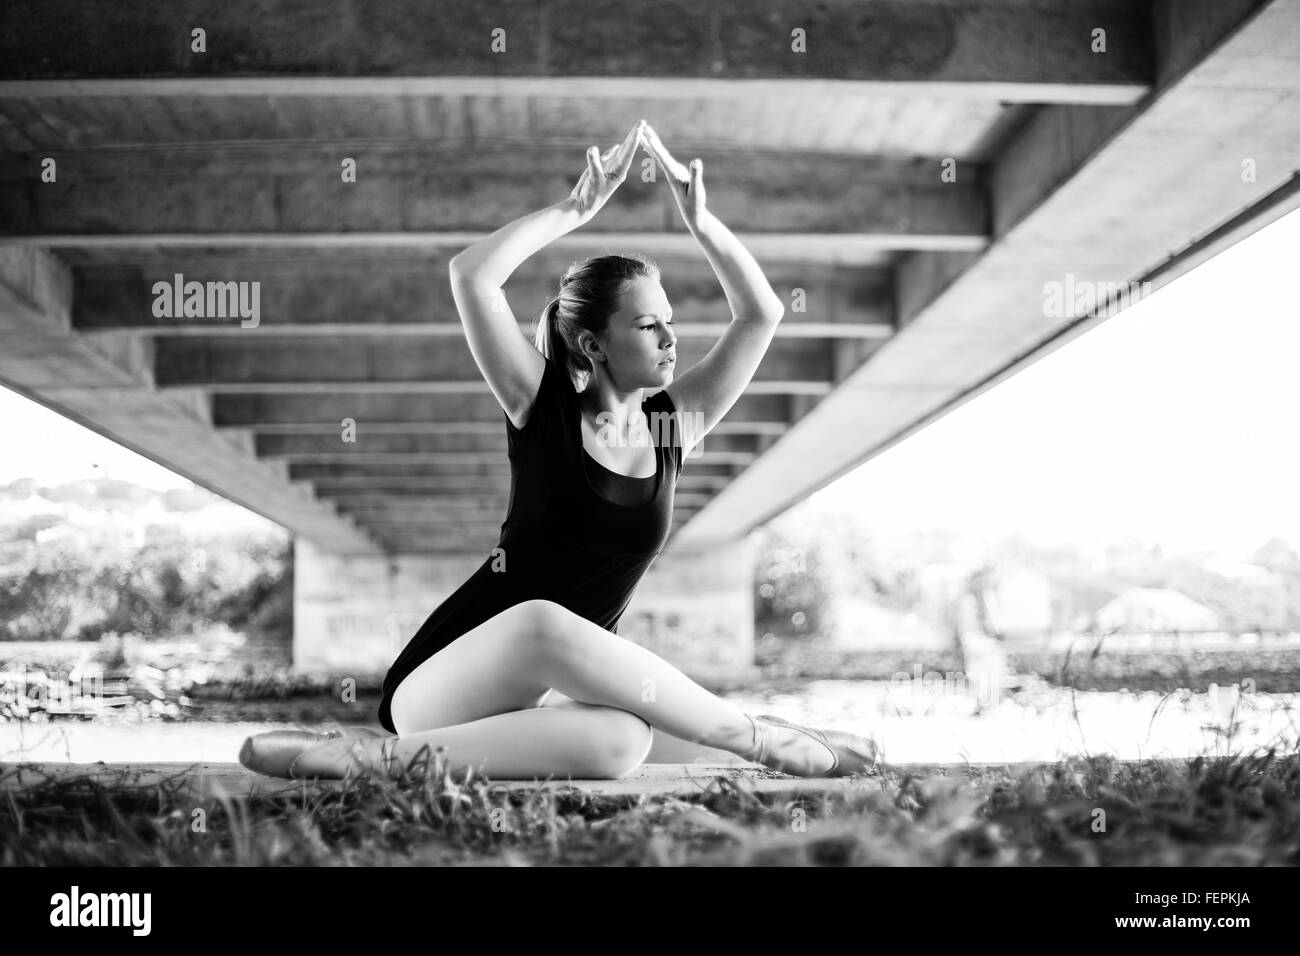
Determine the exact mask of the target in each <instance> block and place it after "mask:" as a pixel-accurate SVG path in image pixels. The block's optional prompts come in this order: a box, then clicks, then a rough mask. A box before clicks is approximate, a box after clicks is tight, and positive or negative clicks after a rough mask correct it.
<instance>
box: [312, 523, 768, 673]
mask: <svg viewBox="0 0 1300 956" xmlns="http://www.w3.org/2000/svg"><path fill="white" fill-rule="evenodd" d="M484 557H486V555H480V554H477V553H476V554H468V555H463V556H459V555H456V556H451V555H395V556H392V557H384V556H381V555H338V554H332V553H330V552H328V551H326V550H323V549H321V548H319V547H317V546H315V545H313V544H312V543H311V542H310V541H307V540H305V539H303V538H297V539H296V540H295V542H294V597H293V615H294V620H293V664H294V669H295V670H297V671H299V672H302V673H315V674H325V673H328V674H332V675H350V676H362V675H373V674H380V675H382V674H383V673H384V672H385V671H386V670H387V669H388V666H389V665H390V664H391V663H392V662H393V660H394V659H395V658H396V657H397V654H398V653H399V652H400V651H401V649H402V648H403V647H404V646H405V645H406V642H407V641H408V640H410V638H411V636H412V635H413V634H414V633H415V631H416V629H417V628H418V627H419V626H420V625H421V624H422V623H424V620H425V618H427V617H428V616H429V614H430V613H431V612H432V611H433V609H434V608H435V607H437V606H438V605H439V604H440V603H441V602H442V601H443V600H444V599H445V598H446V597H447V596H448V595H449V594H451V593H452V592H453V591H454V590H456V588H458V587H460V585H461V584H463V583H464V582H465V580H466V579H467V578H468V577H469V576H470V575H471V574H473V573H474V570H475V569H476V568H477V567H478V566H479V565H480V564H481V563H482V561H483V559H484ZM619 635H620V636H621V637H625V638H627V639H628V640H631V641H635V642H636V643H638V644H641V645H642V646H644V647H647V648H649V649H650V650H652V651H654V652H655V653H656V654H658V655H659V656H660V657H663V658H665V659H666V660H668V661H670V662H671V663H672V664H673V665H674V666H676V667H678V668H680V669H681V670H682V671H684V672H685V673H687V674H689V675H690V676H691V677H693V678H695V679H696V680H701V681H714V680H720V681H730V680H737V679H743V678H745V677H747V676H749V675H751V674H752V673H753V671H754V542H753V539H752V537H751V538H745V539H742V540H740V541H736V542H734V543H730V544H728V545H726V546H724V547H719V548H714V549H711V550H709V551H704V552H694V551H689V552H680V553H679V552H673V553H665V554H662V555H660V556H659V557H658V558H657V559H656V561H655V563H654V564H653V565H652V566H651V568H650V570H649V571H647V572H646V575H645V577H644V578H642V580H641V583H640V585H639V586H638V588H637V591H636V593H635V594H634V595H633V597H632V601H631V603H630V604H629V605H628V608H627V610H626V611H624V613H623V617H622V620H621V621H620V623H619Z"/></svg>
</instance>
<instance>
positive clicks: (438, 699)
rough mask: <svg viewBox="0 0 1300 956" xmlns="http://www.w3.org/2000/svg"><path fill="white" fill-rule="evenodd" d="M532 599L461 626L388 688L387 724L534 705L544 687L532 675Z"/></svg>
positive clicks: (416, 725)
mask: <svg viewBox="0 0 1300 956" xmlns="http://www.w3.org/2000/svg"><path fill="white" fill-rule="evenodd" d="M537 603H538V602H525V603H524V604H517V605H515V606H514V607H510V608H506V610H504V611H501V612H500V613H499V614H496V615H495V616H493V617H491V618H488V620H486V621H484V622H483V623H482V624H480V625H478V627H475V628H472V629H471V630H469V631H466V632H465V633H464V634H462V635H461V636H460V637H458V638H457V639H456V640H454V641H452V642H451V643H450V644H448V645H447V646H446V647H444V648H443V649H442V650H440V651H438V652H437V653H436V654H434V655H433V656H432V657H430V658H429V659H428V660H426V661H424V662H423V663H422V664H420V666H419V667H417V668H415V670H413V671H411V673H409V674H408V675H406V677H405V678H403V679H402V682H401V683H400V684H398V686H397V688H396V689H395V690H394V691H393V698H392V701H391V706H392V712H393V726H394V728H396V730H397V733H398V734H399V735H400V734H409V733H415V732H416V731H421V730H433V729H434V728H436V727H450V726H453V725H455V724H464V723H468V722H469V721H471V720H478V719H480V718H482V717H490V716H492V715H493V714H504V713H508V712H510V711H514V710H524V709H526V708H529V707H536V706H539V704H540V702H541V700H542V698H543V697H545V696H546V694H547V691H548V690H549V688H548V687H547V686H546V684H545V683H543V682H539V681H538V679H537V678H536V677H534V676H532V673H531V671H532V668H530V667H529V666H528V660H527V654H526V652H527V650H528V649H529V648H530V647H531V646H533V645H534V644H535V643H536V641H537V637H538V635H536V634H533V633H531V630H532V629H535V628H537V627H538V626H539V625H540V618H539V616H538V615H537V614H536V613H535V611H536V604H537Z"/></svg>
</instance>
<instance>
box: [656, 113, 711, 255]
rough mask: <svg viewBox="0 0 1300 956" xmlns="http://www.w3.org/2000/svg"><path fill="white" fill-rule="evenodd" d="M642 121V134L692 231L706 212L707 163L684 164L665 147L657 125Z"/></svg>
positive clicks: (692, 161) (696, 160)
mask: <svg viewBox="0 0 1300 956" xmlns="http://www.w3.org/2000/svg"><path fill="white" fill-rule="evenodd" d="M642 123H643V124H644V127H645V128H644V132H643V134H642V136H643V139H644V141H645V146H646V149H647V150H648V151H649V152H650V155H651V156H653V157H654V158H655V161H656V162H658V163H659V168H660V169H662V170H663V171H664V176H665V178H667V180H668V185H669V186H670V187H671V188H672V191H673V198H674V199H676V200H677V208H678V209H679V210H681V213H682V219H684V220H686V225H687V226H689V227H690V228H691V230H692V231H693V230H694V229H695V227H696V226H698V225H699V222H700V217H701V216H702V215H703V214H704V164H703V163H702V162H700V161H699V160H698V159H694V160H691V165H690V168H689V169H688V168H687V167H685V166H683V165H682V164H681V163H679V162H678V161H677V160H675V159H673V154H672V153H670V152H668V150H667V149H666V148H665V147H664V144H663V142H662V141H661V140H660V139H659V134H658V133H656V132H655V131H654V128H653V127H652V126H650V124H649V123H646V122H645V121H644V120H642Z"/></svg>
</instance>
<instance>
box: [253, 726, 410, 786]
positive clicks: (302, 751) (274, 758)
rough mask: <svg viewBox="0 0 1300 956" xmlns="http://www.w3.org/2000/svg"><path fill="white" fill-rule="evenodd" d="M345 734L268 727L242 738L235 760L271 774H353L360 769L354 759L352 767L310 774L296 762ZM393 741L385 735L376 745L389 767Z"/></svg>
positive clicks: (345, 735) (395, 738) (290, 775)
mask: <svg viewBox="0 0 1300 956" xmlns="http://www.w3.org/2000/svg"><path fill="white" fill-rule="evenodd" d="M348 736H349V735H347V734H344V733H343V732H342V731H338V730H332V731H329V732H328V733H324V734H318V733H313V732H311V731H307V730H271V731H267V732H265V733H261V734H254V735H253V736H251V737H249V738H248V739H247V740H245V741H244V745H243V747H241V748H240V751H239V762H240V763H241V764H243V765H244V766H245V767H247V768H248V769H249V770H253V771H256V772H257V773H263V774H266V775H267V776H271V777H288V778H291V779H292V778H316V777H324V778H327V779H338V778H340V777H342V776H344V775H345V774H346V773H347V772H348V771H349V770H351V771H352V772H354V773H360V772H364V771H363V770H360V769H358V768H357V767H356V766H355V761H354V763H353V765H352V766H345V767H344V768H343V769H342V770H338V769H335V768H331V769H330V770H329V771H328V772H324V773H312V772H308V771H307V768H306V767H300V766H299V762H300V761H301V760H302V758H303V757H306V756H309V755H310V754H312V753H313V752H314V751H317V750H319V748H320V747H321V746H322V745H324V744H330V743H336V742H339V741H342V740H344V739H346V738H347V737H348ZM352 736H370V737H381V736H382V735H381V734H376V733H374V732H373V731H371V732H369V733H368V734H361V735H352ZM396 742H397V737H395V736H394V737H389V738H386V739H385V740H384V741H383V743H382V744H381V746H380V749H381V753H382V754H383V760H382V764H383V766H385V767H389V766H391V761H392V757H391V752H392V746H393V745H394V744H395V743H396Z"/></svg>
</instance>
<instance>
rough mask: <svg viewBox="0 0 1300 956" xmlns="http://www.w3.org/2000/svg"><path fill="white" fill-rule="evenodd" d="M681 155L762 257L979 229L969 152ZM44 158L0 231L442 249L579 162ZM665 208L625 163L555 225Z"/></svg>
mask: <svg viewBox="0 0 1300 956" xmlns="http://www.w3.org/2000/svg"><path fill="white" fill-rule="evenodd" d="M696 153H697V155H698V156H699V157H700V158H701V159H702V160H703V161H704V165H705V168H706V169H708V170H710V173H709V206H710V208H711V209H713V210H714V211H715V212H716V213H717V215H718V216H719V217H720V218H721V219H722V221H723V222H726V223H727V225H728V227H729V228H731V229H732V231H734V232H735V233H736V234H737V235H742V236H744V237H746V238H747V239H748V238H749V237H758V236H765V237H767V239H768V243H767V247H766V248H764V249H762V254H764V255H765V256H768V255H771V256H772V257H773V258H776V257H777V256H778V254H779V255H784V256H785V257H787V258H800V257H803V258H806V257H807V253H806V251H805V250H804V248H803V247H805V246H807V245H808V244H809V243H812V242H816V241H818V240H817V239H815V238H807V239H804V238H801V236H805V235H807V236H809V237H816V236H821V237H823V238H822V240H821V241H824V239H825V237H828V236H837V237H839V239H840V242H841V244H843V245H846V246H850V247H851V246H853V245H854V244H857V245H861V246H863V247H864V248H867V249H875V248H882V247H883V248H895V249H956V250H974V249H980V248H982V247H983V246H984V245H985V243H986V241H987V237H988V229H989V223H988V205H987V201H986V196H985V191H984V189H983V185H982V178H983V177H982V173H981V169H980V167H979V166H978V165H977V164H963V166H962V172H961V175H960V176H959V177H958V181H957V182H956V183H952V182H947V183H945V182H943V181H942V179H941V178H940V175H941V172H942V170H941V166H940V159H941V158H940V157H935V158H933V159H904V158H895V157H863V156H847V157H846V156H839V155H834V154H825V153H822V154H816V153H795V154H790V155H785V154H768V153H760V152H755V151H750V152H742V153H736V152H735V151H720V150H708V149H705V150H698V151H696ZM45 158H46V157H45V156H43V155H41V154H40V153H30V154H25V155H15V156H12V157H11V158H9V159H8V160H6V161H4V162H2V163H0V222H3V223H7V225H6V226H5V229H4V233H3V235H4V236H6V237H7V238H9V239H10V240H16V239H20V238H21V239H24V240H26V241H28V242H33V243H39V244H41V245H47V246H57V245H62V244H70V243H73V242H75V241H77V240H78V239H80V240H81V241H83V242H87V241H88V242H89V243H91V244H101V243H102V241H104V240H105V239H107V238H109V237H111V240H112V241H115V242H121V241H124V240H125V241H131V242H135V243H142V242H153V243H165V242H167V241H169V240H168V239H167V238H166V237H169V236H172V235H188V236H191V237H201V241H202V242H203V243H204V244H205V245H208V244H211V240H214V239H215V238H216V237H218V236H219V237H220V238H221V241H225V242H230V241H231V240H232V238H233V237H236V236H240V237H243V238H244V239H246V240H248V241H249V242H259V243H262V244H274V243H283V242H290V241H297V242H302V241H304V240H308V241H310V242H311V244H312V245H313V246H319V245H322V244H323V243H324V242H325V241H327V237H333V241H335V242H340V241H341V242H343V243H344V245H345V246H346V247H347V248H364V247H365V246H366V245H368V244H370V243H373V242H375V241H376V240H377V239H381V240H383V241H385V242H387V241H388V240H390V239H393V238H396V239H399V240H401V241H403V242H405V243H406V244H408V245H410V244H418V245H420V246H423V247H427V248H431V249H434V250H439V251H443V252H446V253H447V254H448V255H454V254H455V253H456V252H458V251H459V250H460V249H462V248H464V247H465V246H467V245H469V244H470V243H472V242H474V241H476V240H477V239H478V238H481V237H483V236H485V235H487V234H488V233H490V232H492V231H493V230H495V229H496V228H498V227H499V226H500V224H501V223H502V222H507V221H509V220H510V219H511V218H513V217H514V216H517V215H519V212H520V211H521V210H530V209H540V208H542V207H544V206H548V205H551V204H553V203H555V202H558V201H559V200H561V199H563V198H564V197H565V196H567V195H568V194H569V192H570V190H572V189H573V184H574V182H575V181H576V180H577V177H578V175H579V174H580V173H581V172H582V156H581V154H580V153H575V151H574V150H573V149H572V148H567V147H566V148H557V147H554V146H548V145H545V144H539V145H534V146H531V147H529V148H528V149H526V150H519V149H512V150H510V151H503V152H502V153H501V154H500V155H497V156H493V157H491V161H490V162H485V157H484V154H483V151H482V150H481V149H480V148H478V147H474V148H459V149H446V148H436V147H428V146H418V145H380V144H371V145H365V144H347V145H338V144H328V145H325V144H313V145H302V144H294V145H293V146H263V145H258V146H250V147H247V148H241V149H233V148H230V147H213V148H211V149H208V150H202V151H198V150H195V151H187V150H171V151H167V152H160V151H157V150H118V149H113V150H95V149H80V150H71V149H69V150H60V151H53V154H52V158H53V159H54V160H55V161H56V162H57V164H58V166H57V170H58V180H57V182H55V183H46V182H43V181H42V180H41V175H42V162H43V160H44V159H45ZM345 158H351V159H353V160H355V162H356V164H357V178H356V181H355V182H344V181H343V179H342V176H341V175H340V168H341V163H342V161H343V160H344V159H345ZM647 159H648V157H647ZM647 168H650V169H653V167H647ZM679 220H680V215H679V214H678V212H677V209H676V206H675V203H674V200H673V199H672V196H671V195H670V194H669V192H668V190H666V189H664V188H663V187H662V184H660V183H657V182H641V181H640V178H639V177H634V176H631V175H629V177H628V180H627V182H625V183H624V185H623V186H622V187H621V188H620V190H619V194H618V199H617V201H616V202H611V203H609V204H608V205H607V206H606V207H605V208H604V209H602V210H601V215H600V216H598V217H596V218H595V219H593V220H592V221H591V222H589V223H587V224H586V225H585V226H584V227H583V228H582V229H581V230H579V231H576V232H574V233H571V234H570V235H569V236H568V237H566V238H567V241H568V243H569V244H570V245H572V244H574V243H577V244H579V245H585V247H586V248H588V249H590V250H593V251H594V250H595V249H596V248H598V247H600V246H602V245H603V246H607V245H610V244H611V243H614V242H617V243H618V244H619V245H624V246H628V247H630V248H634V249H639V248H645V249H646V250H660V249H663V250H666V251H669V252H670V253H672V254H688V253H689V250H690V249H691V248H692V247H693V246H694V244H695V241H694V239H693V238H692V237H691V236H690V235H689V233H687V232H686V231H685V230H684V228H683V227H681V225H680V223H679ZM647 223H649V224H650V226H649V227H647ZM652 254H654V253H652ZM755 254H756V255H757V254H759V253H758V252H756V253H755ZM444 275H445V273H444ZM168 278H169V277H168ZM217 278H220V279H221V280H222V281H226V280H238V279H243V278H245V277H242V276H229V275H223V276H219V277H217ZM253 278H255V277H253ZM438 278H439V281H441V280H442V278H443V276H439V277H438ZM142 301H143V302H146V303H147V302H150V301H152V296H145V297H143V298H142Z"/></svg>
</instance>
